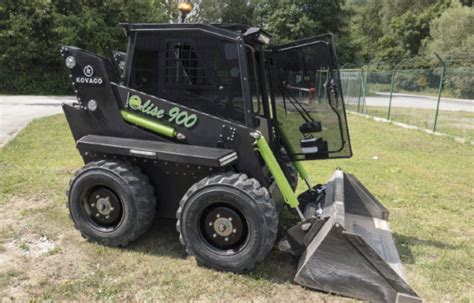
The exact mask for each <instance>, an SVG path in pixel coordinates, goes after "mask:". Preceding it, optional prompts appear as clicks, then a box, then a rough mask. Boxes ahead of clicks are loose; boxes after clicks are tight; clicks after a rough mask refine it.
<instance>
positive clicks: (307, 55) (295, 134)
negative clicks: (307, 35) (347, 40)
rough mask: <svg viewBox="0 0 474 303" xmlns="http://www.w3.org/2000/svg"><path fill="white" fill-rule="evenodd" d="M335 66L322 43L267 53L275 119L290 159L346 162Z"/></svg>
mask: <svg viewBox="0 0 474 303" xmlns="http://www.w3.org/2000/svg"><path fill="white" fill-rule="evenodd" d="M335 61H336V57H335V54H334V51H333V48H332V47H331V44H330V42H328V41H327V40H325V39H315V40H313V41H311V42H308V41H307V40H306V41H304V42H301V44H297V43H293V44H290V45H286V46H280V47H277V48H275V49H273V52H272V54H271V62H272V70H271V73H272V89H273V91H274V95H275V103H276V117H277V120H278V121H279V123H280V129H281V131H282V132H284V135H286V138H287V139H288V140H287V141H288V142H289V144H290V145H291V146H290V147H289V149H290V150H291V151H292V157H293V158H294V159H299V160H303V159H321V158H338V157H348V156H351V149H350V142H349V133H348V130H347V123H346V117H345V109H344V103H343V100H342V93H341V88H340V85H339V75H338V68H337V63H336V62H335ZM287 149H288V148H287ZM290 153H291V152H290Z"/></svg>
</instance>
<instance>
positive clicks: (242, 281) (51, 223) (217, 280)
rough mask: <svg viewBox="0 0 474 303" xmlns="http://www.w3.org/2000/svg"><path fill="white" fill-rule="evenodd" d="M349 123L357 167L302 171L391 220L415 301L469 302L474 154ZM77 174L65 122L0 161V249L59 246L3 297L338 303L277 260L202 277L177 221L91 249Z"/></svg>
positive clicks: (13, 146) (40, 129) (1, 273)
mask: <svg viewBox="0 0 474 303" xmlns="http://www.w3.org/2000/svg"><path fill="white" fill-rule="evenodd" d="M349 123H350V130H351V139H352V147H353V150H354V157H353V158H352V159H347V160H330V161H316V162H306V163H305V165H306V167H307V168H308V170H309V172H310V173H311V175H312V176H313V181H314V182H324V181H325V180H326V179H327V178H328V177H329V176H330V174H331V172H332V171H333V170H334V169H335V168H336V167H341V168H343V169H344V170H346V171H348V172H351V173H353V174H355V175H356V176H357V177H358V178H359V179H360V180H361V181H362V182H363V183H364V184H365V185H366V186H367V187H368V188H369V189H370V190H371V191H372V192H373V193H374V194H375V195H376V196H378V197H379V198H380V200H381V201H382V202H383V204H384V205H385V206H386V207H388V209H389V210H390V211H391V227H392V231H393V233H394V236H395V240H396V242H397V246H398V249H399V252H400V254H401V258H402V262H403V263H404V266H405V270H406V274H407V278H408V281H409V283H410V285H411V286H412V287H413V288H414V289H415V290H416V291H417V292H418V293H419V295H421V296H422V297H423V298H424V299H425V300H426V301H427V302H430V301H452V302H454V301H455V302H463V301H464V302H469V301H472V300H474V293H473V289H474V285H473V282H474V281H473V279H474V278H473V277H474V268H473V267H474V266H473V261H472V260H474V244H473V243H474V241H473V238H474V237H473V236H474V220H473V218H474V211H473V206H474V201H473V196H474V191H473V188H474V187H473V185H474V184H473V182H474V161H473V159H474V147H473V146H472V145H469V144H461V143H457V142H454V141H453V140H452V139H450V138H445V137H438V136H432V135H428V134H426V133H424V132H420V131H414V130H407V129H403V128H399V127H397V126H394V125H390V124H385V123H378V122H375V121H372V120H370V119H366V118H363V117H359V116H353V115H349ZM375 157H376V158H375ZM375 159H377V160H375ZM81 165H82V162H81V159H80V157H79V155H78V153H77V152H76V150H75V148H74V142H73V139H72V137H71V135H70V131H69V129H68V127H67V125H66V122H65V120H64V118H63V116H61V115H57V116H53V117H48V118H45V119H41V120H36V121H34V122H33V123H31V124H30V125H29V126H28V127H27V128H26V129H25V130H24V131H23V132H22V133H21V134H20V135H19V136H18V137H17V138H16V139H15V140H13V141H12V142H11V143H10V144H8V145H7V146H6V147H5V148H3V149H1V150H0V230H3V231H8V233H5V235H4V236H2V237H3V238H5V239H3V240H2V242H3V243H6V242H8V241H9V240H10V239H11V238H14V237H15V238H19V237H21V235H23V234H25V233H30V234H37V235H47V237H48V238H49V239H53V240H54V241H55V243H56V244H57V246H58V250H57V253H55V254H46V255H44V256H41V257H38V258H34V259H33V258H29V257H23V258H21V259H20V260H19V261H18V262H16V263H12V262H10V263H9V264H12V265H11V266H12V267H13V268H8V267H7V269H4V268H3V267H0V286H1V287H0V297H4V296H9V297H12V296H13V297H15V296H16V295H15V292H18V289H20V288H21V289H22V291H23V292H22V293H23V294H26V296H27V298H26V299H28V298H29V299H33V298H34V299H38V300H54V301H63V300H78V301H89V300H120V301H128V300H166V301H176V300H191V299H194V300H213V301H216V300H234V301H235V300H250V299H255V300H260V301H261V300H273V301H274V300H279V301H291V302H293V301H297V300H299V301H314V302H318V301H324V300H325V301H330V300H334V299H335V298H333V297H330V296H329V295H326V294H321V293H318V292H315V291H310V290H307V289H303V288H302V287H299V286H297V285H293V284H292V282H291V280H292V277H293V275H294V271H295V267H296V261H295V260H294V259H293V258H291V257H289V256H287V255H285V254H282V253H279V252H277V251H274V252H272V254H271V256H270V257H269V258H268V259H267V260H266V261H265V262H264V263H263V264H261V265H260V266H258V267H257V269H256V270H255V271H254V272H252V273H250V274H244V275H237V274H232V273H224V272H217V271H213V270H210V269H206V268H202V267H199V266H197V265H196V264H195V261H194V259H193V258H190V257H187V256H186V253H185V251H184V249H183V248H182V247H181V245H180V244H179V242H178V240H177V234H176V232H175V230H174V222H172V221H158V222H156V224H154V226H153V227H152V228H151V230H150V232H148V233H147V234H146V235H145V236H144V237H143V238H141V239H140V240H139V241H137V242H136V243H134V244H132V245H131V246H130V247H128V248H127V249H114V248H107V247H102V246H99V245H94V244H89V243H87V242H84V241H83V240H82V239H81V238H80V236H79V235H78V233H77V232H76V231H75V230H74V229H73V228H72V226H71V224H70V221H69V219H68V214H67V210H66V208H65V207H64V203H65V199H66V198H65V195H64V192H65V189H66V187H67V184H68V181H69V178H70V177H71V175H72V174H73V172H74V170H76V169H77V168H79V167H80V166H81ZM300 183H302V182H300ZM299 190H303V185H302V184H300V185H299ZM25 209H26V210H25ZM4 246H5V245H4ZM6 252H8V249H7V250H5V248H3V251H1V250H0V260H1V258H2V256H4V255H5V254H6ZM19 276H21V278H15V277H19ZM12 292H13V294H12ZM20 293H21V292H20ZM17 296H19V298H21V296H20V295H17ZM23 299H25V298H24V297H23Z"/></svg>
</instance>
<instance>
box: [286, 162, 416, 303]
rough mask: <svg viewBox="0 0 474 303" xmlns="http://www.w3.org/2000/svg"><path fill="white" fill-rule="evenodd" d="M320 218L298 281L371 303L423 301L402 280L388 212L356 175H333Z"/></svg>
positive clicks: (310, 286)
mask: <svg viewBox="0 0 474 303" xmlns="http://www.w3.org/2000/svg"><path fill="white" fill-rule="evenodd" d="M322 218H325V219H324V220H321V221H320V222H324V223H322V224H313V226H312V227H311V229H310V230H309V231H308V233H307V236H306V238H305V246H306V250H305V252H304V253H303V255H302V256H301V258H300V260H299V264H298V269H297V273H296V276H295V282H296V283H298V284H301V285H303V286H305V287H308V288H313V289H317V290H322V291H325V292H329V293H336V294H340V295H343V296H347V297H352V298H357V299H362V300H369V301H370V302H421V299H420V298H419V297H418V296H417V294H416V293H415V292H414V291H413V290H412V289H411V288H410V286H409V285H408V284H407V282H406V280H405V276H404V274H403V267H402V264H401V262H400V257H399V255H398V251H397V248H396V247H395V242H394V240H393V238H392V233H391V231H390V228H389V226H388V222H387V219H388V211H387V209H386V208H385V207H384V206H383V205H382V204H381V203H380V202H379V201H378V200H377V199H376V198H375V197H374V196H373V195H372V194H371V193H370V192H369V191H368V190H367V189H366V188H365V187H364V186H363V185H362V184H361V183H360V182H359V181H358V180H357V179H356V178H355V177H354V176H352V175H350V174H345V173H343V172H342V171H341V170H336V171H335V172H334V173H333V175H332V176H331V178H330V180H329V182H328V183H327V185H326V196H325V202H324V206H323V214H322ZM308 237H309V239H308Z"/></svg>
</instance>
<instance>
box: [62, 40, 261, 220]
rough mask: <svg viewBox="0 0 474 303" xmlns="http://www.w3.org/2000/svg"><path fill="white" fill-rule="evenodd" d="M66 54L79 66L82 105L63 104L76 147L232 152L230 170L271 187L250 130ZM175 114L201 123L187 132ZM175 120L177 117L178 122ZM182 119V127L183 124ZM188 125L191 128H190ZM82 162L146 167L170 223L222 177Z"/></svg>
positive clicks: (184, 168)
mask: <svg viewBox="0 0 474 303" xmlns="http://www.w3.org/2000/svg"><path fill="white" fill-rule="evenodd" d="M61 53H62V56H63V58H64V60H66V58H68V57H73V58H74V61H75V64H74V66H73V67H72V68H70V69H69V72H70V78H71V82H72V85H73V87H74V89H75V93H76V95H77V100H78V103H76V104H73V105H69V104H64V105H63V110H64V113H65V116H66V119H67V121H68V123H69V126H70V128H71V132H72V135H73V137H74V139H75V140H76V141H77V140H79V139H80V138H82V137H84V136H86V135H102V136H113V137H121V138H131V139H143V140H152V141H161V142H175V143H180V144H191V145H198V146H206V147H217V148H226V149H232V150H235V151H236V152H237V154H238V157H239V161H238V163H237V164H235V165H234V166H233V167H231V168H226V169H234V170H237V171H240V172H242V173H246V174H247V175H249V176H250V177H253V178H256V179H257V180H259V181H260V183H262V185H264V186H268V183H267V180H266V179H265V177H264V175H263V172H262V169H261V163H260V158H259V155H258V153H257V152H256V151H255V150H254V147H253V145H252V143H253V141H252V138H251V137H250V135H249V133H250V131H251V129H249V128H247V127H245V126H243V125H240V124H238V123H234V122H231V121H227V120H224V119H220V118H218V117H214V116H210V115H207V114H205V113H201V112H199V111H196V110H193V109H191V108H187V107H185V106H183V105H180V104H176V103H173V102H170V101H168V100H165V99H161V98H157V97H153V96H150V95H146V94H143V93H140V92H138V91H134V90H131V89H128V88H127V87H123V86H120V85H118V84H115V83H114V81H117V80H118V77H117V75H115V72H114V68H113V65H112V63H111V62H110V61H109V60H108V59H105V58H102V57H99V56H96V55H94V54H91V53H89V52H86V51H83V50H81V49H79V48H75V47H69V46H67V47H66V46H65V47H63V48H62V49H61ZM132 95H136V96H139V97H140V98H141V100H143V101H144V102H146V101H147V100H150V103H153V106H155V107H157V108H160V109H163V110H164V112H165V114H164V116H163V118H162V119H157V118H156V117H155V118H153V117H150V115H148V114H147V113H144V112H141V111H135V110H133V109H130V108H127V106H128V100H129V99H128V98H129V97H130V96H132ZM91 100H94V101H95V102H96V104H97V109H96V110H94V111H91V110H89V109H88V108H87V105H88V103H89V102H90V101H91ZM172 109H174V111H178V110H179V112H180V113H181V112H183V111H186V112H187V113H188V115H196V117H197V120H196V122H195V123H194V124H193V125H192V126H190V127H186V126H185V124H184V123H181V124H179V123H175V122H173V121H169V120H170V118H171V115H172V113H173V112H170V110H172ZM121 110H129V111H133V112H135V113H137V114H140V115H142V116H144V117H147V118H152V119H156V121H160V122H163V123H164V124H166V125H169V126H171V127H174V128H175V129H176V130H177V131H179V132H180V133H182V134H183V135H184V136H185V139H184V140H180V141H178V140H177V139H168V138H164V137H162V136H159V135H157V134H154V133H153V132H150V131H147V130H144V129H142V128H140V127H137V126H134V125H131V124H129V123H127V122H125V121H124V120H123V119H122V117H121V114H120V111H121ZM170 114H171V115H170ZM176 118H178V117H176V116H175V119H176ZM180 119H181V118H179V119H178V122H179V121H181V120H180ZM186 125H187V126H189V125H190V123H186ZM81 156H82V157H83V159H84V162H85V163H88V162H91V161H97V160H103V159H107V160H126V161H130V162H132V163H133V164H134V165H137V166H139V167H141V168H142V170H143V171H144V172H145V173H146V174H147V175H148V176H149V177H150V179H151V181H152V183H153V185H154V187H155V189H156V192H157V198H158V215H159V216H163V217H169V218H174V217H175V213H176V209H177V207H178V203H179V201H180V199H181V197H182V196H183V194H184V193H185V192H186V190H187V189H188V188H189V187H190V186H191V185H192V184H193V183H195V182H197V181H198V180H199V179H201V178H203V177H205V176H207V175H210V174H214V173H216V172H218V171H219V170H216V169H215V168H211V167H206V166H199V165H197V166H196V165H183V164H179V163H174V162H166V161H156V163H155V161H150V160H147V159H139V158H136V157H132V156H130V157H126V156H117V155H113V154H107V153H89V154H87V155H86V154H82V155H81Z"/></svg>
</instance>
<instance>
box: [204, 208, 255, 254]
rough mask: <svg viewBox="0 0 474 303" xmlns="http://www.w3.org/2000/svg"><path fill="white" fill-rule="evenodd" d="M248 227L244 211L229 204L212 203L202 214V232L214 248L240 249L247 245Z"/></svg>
mask: <svg viewBox="0 0 474 303" xmlns="http://www.w3.org/2000/svg"><path fill="white" fill-rule="evenodd" d="M248 229H249V227H248V223H247V220H246V219H245V217H244V216H243V214H242V212H241V211H239V210H238V209H237V208H235V207H233V206H231V205H228V204H224V203H217V204H214V205H211V206H209V207H207V208H206V209H205V210H204V211H203V212H202V214H201V216H200V233H201V235H202V236H203V238H204V239H205V241H206V242H207V243H208V244H209V245H210V246H211V247H212V248H214V249H218V250H223V251H234V252H236V251H239V250H240V249H242V247H243V246H245V243H246V241H247V238H248Z"/></svg>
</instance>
